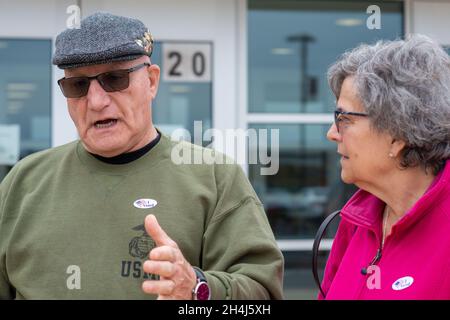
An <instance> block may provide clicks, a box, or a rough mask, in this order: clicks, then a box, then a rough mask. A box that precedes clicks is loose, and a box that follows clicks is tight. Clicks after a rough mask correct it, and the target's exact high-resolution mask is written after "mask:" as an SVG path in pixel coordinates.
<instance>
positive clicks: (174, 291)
mask: <svg viewBox="0 0 450 320" xmlns="http://www.w3.org/2000/svg"><path fill="white" fill-rule="evenodd" d="M145 230H146V231H147V233H148V234H149V235H150V237H152V238H153V240H154V241H155V243H156V248H154V249H153V250H152V251H150V253H149V258H150V260H147V261H145V262H144V267H143V268H144V272H147V273H153V274H158V275H159V276H160V279H159V280H147V281H144V283H143V284H142V290H143V291H144V292H145V293H152V294H157V295H158V300H168V299H176V300H191V299H192V289H193V288H194V287H195V285H196V283H197V278H196V276H195V271H194V269H193V268H192V266H191V265H190V264H189V262H187V260H186V259H185V258H184V256H183V254H182V253H181V251H180V249H179V248H178V245H177V244H176V243H175V241H173V240H172V239H170V238H169V236H168V235H167V234H166V233H165V232H164V230H163V229H162V228H161V226H160V225H159V224H158V221H157V220H156V217H155V216H154V215H152V214H149V215H148V216H147V217H146V218H145Z"/></svg>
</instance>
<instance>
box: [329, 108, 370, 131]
mask: <svg viewBox="0 0 450 320" xmlns="http://www.w3.org/2000/svg"><path fill="white" fill-rule="evenodd" d="M343 115H350V116H359V117H367V116H368V114H367V113H361V112H346V111H341V110H334V124H335V125H336V129H337V132H339V124H340V123H341V120H342V118H341V116H343Z"/></svg>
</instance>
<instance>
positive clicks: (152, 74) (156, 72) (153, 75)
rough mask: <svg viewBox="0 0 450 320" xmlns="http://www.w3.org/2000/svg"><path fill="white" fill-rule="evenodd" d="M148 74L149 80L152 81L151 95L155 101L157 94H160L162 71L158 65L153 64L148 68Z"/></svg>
mask: <svg viewBox="0 0 450 320" xmlns="http://www.w3.org/2000/svg"><path fill="white" fill-rule="evenodd" d="M147 72H148V78H149V79H150V93H151V95H152V99H155V97H156V94H157V93H158V87H159V77H160V74H161V70H160V69H159V66H158V65H156V64H152V65H150V66H149V67H148V68H147Z"/></svg>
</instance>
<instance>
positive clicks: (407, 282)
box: [392, 276, 414, 291]
mask: <svg viewBox="0 0 450 320" xmlns="http://www.w3.org/2000/svg"><path fill="white" fill-rule="evenodd" d="M413 282H414V279H413V277H409V276H407V277H403V278H400V279H398V280H396V281H394V283H393V284H392V290H395V291H399V290H404V289H406V288H408V287H410V286H411V285H412V284H413Z"/></svg>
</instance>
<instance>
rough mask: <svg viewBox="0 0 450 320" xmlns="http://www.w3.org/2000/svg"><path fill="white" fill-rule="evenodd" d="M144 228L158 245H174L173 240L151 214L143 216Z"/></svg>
mask: <svg viewBox="0 0 450 320" xmlns="http://www.w3.org/2000/svg"><path fill="white" fill-rule="evenodd" d="M145 230H146V231H147V233H148V234H149V236H150V237H152V239H153V240H154V241H155V243H156V245H157V246H158V247H159V246H165V245H166V246H172V247H176V243H175V241H173V240H172V239H170V237H169V236H168V235H167V233H166V232H165V231H164V230H163V229H162V228H161V226H160V225H159V223H158V221H157V220H156V217H155V216H154V215H153V214H149V215H148V216H147V217H145Z"/></svg>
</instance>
